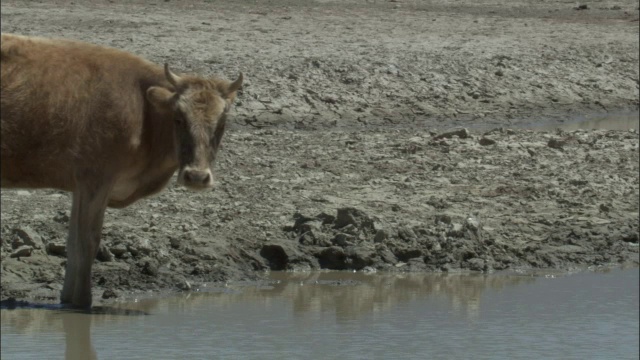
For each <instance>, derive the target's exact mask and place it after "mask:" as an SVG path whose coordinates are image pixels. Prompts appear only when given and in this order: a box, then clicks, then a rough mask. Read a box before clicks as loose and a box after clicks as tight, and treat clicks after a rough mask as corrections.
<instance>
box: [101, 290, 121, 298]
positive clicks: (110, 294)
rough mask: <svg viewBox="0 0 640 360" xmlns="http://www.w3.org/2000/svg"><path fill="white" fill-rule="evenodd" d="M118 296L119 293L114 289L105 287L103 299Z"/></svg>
mask: <svg viewBox="0 0 640 360" xmlns="http://www.w3.org/2000/svg"><path fill="white" fill-rule="evenodd" d="M117 297H118V293H116V291H115V290H113V289H105V290H104V292H103V293H102V298H103V299H114V298H117Z"/></svg>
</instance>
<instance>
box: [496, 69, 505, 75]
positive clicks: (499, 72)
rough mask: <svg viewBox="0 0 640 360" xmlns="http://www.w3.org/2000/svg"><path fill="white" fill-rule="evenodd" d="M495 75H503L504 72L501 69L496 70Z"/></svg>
mask: <svg viewBox="0 0 640 360" xmlns="http://www.w3.org/2000/svg"><path fill="white" fill-rule="evenodd" d="M495 74H496V76H504V72H502V70H498V71H496V72H495Z"/></svg>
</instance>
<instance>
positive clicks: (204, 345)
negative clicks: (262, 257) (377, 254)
mask: <svg viewBox="0 0 640 360" xmlns="http://www.w3.org/2000/svg"><path fill="white" fill-rule="evenodd" d="M546 277H553V275H547V276H545V275H544V274H542V275H541V276H531V275H514V274H493V275H463V274H380V273H378V274H362V273H347V272H323V273H273V274H272V276H271V280H270V281H268V282H267V283H265V284H262V285H260V286H256V285H255V284H249V283H232V284H229V285H227V286H222V287H216V286H211V285H209V286H201V287H200V289H199V290H200V291H198V292H192V293H186V294H182V295H180V296H173V297H167V298H157V297H156V298H148V299H137V301H135V302H126V303H121V304H114V305H110V306H108V307H103V308H98V309H97V310H96V311H94V312H93V313H91V314H86V313H77V312H72V311H65V310H60V309H53V310H52V309H43V308H38V309H34V308H31V309H20V308H18V309H15V310H2V311H0V314H1V316H2V317H1V322H2V344H3V346H2V352H3V358H4V357H5V356H6V357H8V358H9V357H12V356H14V357H15V356H19V357H20V358H61V357H62V356H63V354H64V357H65V358H66V359H97V358H98V356H100V357H102V358H132V357H131V356H132V354H133V353H131V350H132V349H135V350H136V352H137V355H140V356H142V357H140V356H139V357H138V358H157V357H158V356H160V357H163V358H183V357H194V358H209V357H211V356H208V355H207V354H209V355H212V354H217V355H220V357H225V354H226V356H229V357H231V358H237V357H239V356H240V357H242V358H256V359H257V358H260V359H264V358H282V356H285V358H287V357H294V358H304V357H308V355H309V354H314V353H315V354H318V353H324V352H326V351H334V354H333V355H335V357H347V358H353V357H354V356H355V357H360V358H371V357H370V356H369V355H375V354H378V355H384V357H385V358H388V357H392V356H396V357H400V358H403V357H406V356H408V355H410V354H416V353H418V352H420V351H422V352H423V353H430V352H432V353H433V354H443V353H447V354H449V352H450V351H452V349H454V348H456V346H458V345H459V341H460V339H469V338H474V337H475V339H476V340H477V341H475V342H473V344H470V345H469V346H470V347H471V349H470V350H469V351H473V352H474V353H477V354H484V355H487V356H488V357H490V356H489V355H491V354H494V353H495V351H496V349H497V348H500V347H507V348H510V349H512V350H514V351H515V350H517V349H521V348H522V347H523V346H525V345H526V344H528V340H527V339H531V338H536V337H539V336H541V337H544V336H547V338H549V339H555V340H554V341H553V343H554V344H555V347H554V349H555V350H553V351H560V350H558V349H567V350H566V354H565V355H571V354H573V355H575V353H576V352H584V353H589V352H590V351H595V350H593V349H592V348H591V347H593V346H592V345H593V344H596V345H597V346H596V347H595V349H596V350H598V349H600V348H602V349H601V352H603V353H606V352H611V351H614V352H616V351H617V353H616V354H617V355H622V357H625V356H626V355H627V354H628V353H629V352H632V351H633V349H630V348H629V347H628V346H627V347H624V346H623V347H620V346H618V345H619V344H624V343H629V341H631V342H633V341H635V340H634V339H637V327H636V328H633V326H632V325H631V328H630V325H629V323H628V321H627V320H628V317H629V315H630V314H631V315H633V314H634V312H633V311H634V310H631V311H630V310H629V309H635V310H637V269H635V270H633V271H631V272H629V271H626V272H620V271H618V272H615V273H612V274H611V275H609V274H588V273H583V274H580V273H579V274H578V276H560V277H559V278H558V279H553V280H551V279H546ZM556 277H558V276H556ZM633 286H635V289H636V291H629V294H627V292H625V291H623V290H624V289H629V288H630V287H633ZM592 289H598V290H597V291H593V290H592ZM631 290H633V289H631ZM636 313H637V312H636ZM146 314H148V315H146ZM625 319H626V320H625ZM625 321H627V322H625ZM594 322H595V323H594ZM593 324H597V326H595V325H593ZM592 328H593V329H594V330H589V331H587V330H585V329H592ZM629 329H631V330H629ZM634 329H635V330H634ZM345 334H348V336H345ZM606 334H609V335H608V336H609V337H606V338H605V339H604V340H602V337H603V336H605V335H606ZM381 337H384V338H385V339H387V340H388V342H386V343H382V342H380V341H379V339H380V338H381ZM495 339H503V340H502V341H499V342H497V343H496V342H495V341H493V340H495ZM598 341H601V342H602V341H604V342H605V343H606V344H614V345H611V346H608V345H607V346H608V347H607V346H604V347H602V346H603V345H602V344H600V345H598V344H599V343H598ZM5 344H8V345H5ZM616 344H617V345H616ZM578 345H579V346H578ZM550 346H551V345H550ZM589 346H591V347H589ZM159 349H161V350H160V351H161V353H158V351H159ZM544 349H546V348H539V349H538V348H531V349H529V350H528V351H529V353H527V354H528V357H529V358H540V357H544V356H543V355H545V354H546V355H549V352H548V351H547V350H544ZM563 351H565V350H563ZM140 352H142V353H143V354H140ZM278 354H279V355H278ZM394 354H395V355H394ZM403 354H404V355H405V356H402V355H403ZM559 354H560V353H557V354H556V355H558V356H560V355H559ZM147 355H148V356H147ZM244 355H253V356H244ZM378 355H375V356H378ZM387 355H388V356H387ZM460 355H462V353H461V354H460ZM30 356H31V357H30ZM375 356H374V357H375ZM454 357H456V356H454ZM480 357H482V356H480ZM560 357H562V356H560ZM569 357H571V356H569ZM503 358H504V357H503ZM565 358H566V357H565ZM576 358H577V357H576ZM613 358H616V356H614V357H613ZM618 358H620V356H618Z"/></svg>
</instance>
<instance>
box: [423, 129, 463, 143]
mask: <svg viewBox="0 0 640 360" xmlns="http://www.w3.org/2000/svg"><path fill="white" fill-rule="evenodd" d="M454 136H457V137H459V138H460V139H466V138H468V137H470V134H469V130H467V129H464V128H463V129H458V130H453V131H448V132H445V133H442V134H440V135H436V136H434V137H433V138H432V140H440V139H445V138H446V139H449V138H452V137H454Z"/></svg>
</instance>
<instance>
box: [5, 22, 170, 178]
mask: <svg viewBox="0 0 640 360" xmlns="http://www.w3.org/2000/svg"><path fill="white" fill-rule="evenodd" d="M0 61H1V63H2V67H1V69H2V70H1V71H2V78H1V83H0V84H1V90H2V96H1V104H0V105H1V107H2V114H1V121H2V124H1V125H2V127H1V129H2V130H1V131H2V138H1V139H2V149H1V150H2V172H1V174H2V186H3V187H5V186H16V187H53V188H60V189H63V190H73V186H74V180H73V176H74V173H75V172H76V171H77V168H78V167H79V166H84V167H90V166H91V164H99V165H100V166H102V167H108V166H110V164H112V163H114V161H119V160H118V157H121V156H125V154H126V153H125V152H124V151H125V150H126V149H128V148H130V147H131V146H132V144H134V143H135V141H132V140H131V139H132V137H133V138H135V137H136V136H138V137H139V136H140V133H141V132H142V126H143V120H144V112H145V102H144V89H143V88H144V87H145V86H146V85H145V83H153V82H158V81H161V77H162V74H161V72H160V71H159V70H158V69H157V67H155V65H153V64H151V63H149V62H147V61H146V60H143V59H141V58H138V57H136V56H134V55H131V54H128V53H125V52H122V51H119V50H115V49H111V48H106V47H100V46H96V45H90V44H86V43H81V42H74V41H68V40H57V39H56V40H51V39H43V38H32V37H24V36H17V35H8V34H2V51H1V56H0Z"/></svg>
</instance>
